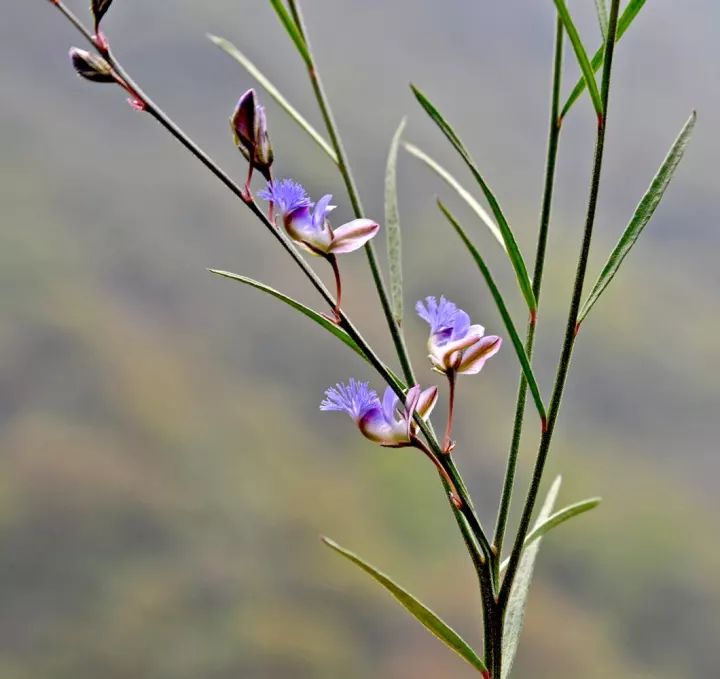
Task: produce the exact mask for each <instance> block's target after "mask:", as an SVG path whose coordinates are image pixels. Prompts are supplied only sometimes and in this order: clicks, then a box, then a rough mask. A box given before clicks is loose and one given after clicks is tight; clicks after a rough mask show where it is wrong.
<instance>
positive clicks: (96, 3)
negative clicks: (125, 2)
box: [90, 0, 113, 30]
mask: <svg viewBox="0 0 720 679" xmlns="http://www.w3.org/2000/svg"><path fill="white" fill-rule="evenodd" d="M112 3H113V0H92V4H91V5H90V10H91V11H92V14H93V18H94V19H95V29H96V30H97V29H98V27H99V26H100V22H101V21H102V18H103V17H104V16H105V12H107V11H108V10H109V9H110V5H112Z"/></svg>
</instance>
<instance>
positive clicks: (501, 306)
mask: <svg viewBox="0 0 720 679" xmlns="http://www.w3.org/2000/svg"><path fill="white" fill-rule="evenodd" d="M437 204H438V207H439V208H440V211H441V212H442V213H443V214H444V215H445V217H446V219H447V220H448V221H449V222H450V224H451V225H452V227H453V228H454V229H455V231H456V232H457V234H458V236H460V238H461V239H462V242H463V243H464V244H465V247H466V248H467V249H468V250H469V252H470V254H471V255H472V257H473V259H474V260H475V263H476V264H477V265H478V268H479V269H480V273H481V274H482V275H483V278H484V279H485V282H486V283H487V286H488V288H489V289H490V294H491V295H492V297H493V299H494V300H495V305H496V306H497V308H498V311H499V312H500V316H501V317H502V320H503V323H504V324H505V328H506V330H507V331H508V335H510V340H511V342H512V345H513V347H514V348H515V353H516V354H517V357H518V360H519V361H520V367H521V368H522V371H523V374H524V375H525V379H526V380H527V383H528V386H529V387H530V393H531V394H532V397H533V401H535V406H536V408H537V410H538V414H539V415H540V419H541V420H542V421H543V422H545V420H546V414H545V406H544V405H543V401H542V396H541V395H540V389H539V388H538V385H537V381H536V380H535V375H534V374H533V371H532V367H531V366H530V361H529V360H528V356H527V353H526V352H525V347H524V346H523V343H522V341H521V340H520V336H519V335H518V332H517V330H516V328H515V324H514V323H513V320H512V318H511V317H510V312H509V311H508V309H507V305H506V304H505V300H504V299H503V296H502V293H501V292H500V290H499V289H498V287H497V285H496V284H495V280H494V279H493V276H492V274H491V273H490V269H489V268H488V266H487V264H486V263H485V260H484V259H483V258H482V255H481V254H480V252H479V251H478V249H477V248H476V247H475V245H474V244H473V243H472V241H471V240H470V238H468V235H467V234H466V233H465V231H464V229H463V228H462V227H461V226H460V224H459V222H458V221H457V219H455V217H454V216H453V214H452V213H451V212H450V210H448V209H447V208H446V207H445V206H444V205H443V204H442V203H441V202H440V201H439V200H438V202H437Z"/></svg>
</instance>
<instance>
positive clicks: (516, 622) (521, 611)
mask: <svg viewBox="0 0 720 679" xmlns="http://www.w3.org/2000/svg"><path fill="white" fill-rule="evenodd" d="M561 482H562V478H561V477H560V476H558V477H557V478H556V479H555V481H554V482H553V484H552V486H550V490H549V491H548V494H547V496H546V497H545V502H544V503H543V506H542V508H541V509H540V513H539V515H538V518H537V521H536V522H535V528H537V527H538V526H539V525H541V524H542V523H543V522H544V521H545V520H546V519H547V518H548V517H549V516H550V513H551V512H552V510H553V506H554V505H555V500H556V499H557V496H558V493H559V492H560V484H561ZM539 549H540V539H539V538H538V539H537V540H535V542H533V543H532V544H531V545H530V546H529V547H527V548H526V549H525V550H524V551H523V555H522V557H521V559H520V564H519V566H518V569H517V573H516V574H515V581H514V582H513V586H512V590H511V591H510V597H509V599H508V604H507V611H506V613H505V623H504V625H503V643H502V654H503V658H504V660H503V666H502V676H501V679H507V677H509V676H510V670H511V669H512V665H513V661H514V660H515V653H516V651H517V645H518V640H519V639H520V632H521V631H522V625H523V620H524V618H525V606H526V605H527V598H528V591H529V588H530V581H531V580H532V575H533V569H534V568H535V559H536V558H537V555H538V550H539Z"/></svg>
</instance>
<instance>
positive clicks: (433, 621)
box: [322, 537, 487, 674]
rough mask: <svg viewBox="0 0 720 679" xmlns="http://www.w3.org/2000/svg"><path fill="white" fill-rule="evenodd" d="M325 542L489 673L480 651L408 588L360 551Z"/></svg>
mask: <svg viewBox="0 0 720 679" xmlns="http://www.w3.org/2000/svg"><path fill="white" fill-rule="evenodd" d="M322 541H323V542H324V543H325V544H326V545H327V546H328V547H330V548H331V549H334V550H335V551H336V552H337V553H338V554H340V555H341V556H344V557H345V558H346V559H348V560H349V561H352V562H353V563H354V564H355V565H356V566H359V567H360V568H361V569H362V570H364V571H365V572H366V573H367V574H368V575H370V576H371V577H372V578H374V579H375V580H376V581H377V582H379V583H380V584H381V585H382V586H383V587H384V588H385V589H387V590H388V592H390V594H392V595H393V596H394V597H395V599H397V600H398V601H399V602H400V604H402V605H403V606H404V607H405V609H406V610H407V611H408V612H409V613H410V614H411V615H413V616H414V617H415V618H416V619H417V620H418V621H419V622H420V623H421V624H422V625H424V626H425V628H426V629H427V630H428V631H429V632H431V633H432V634H434V635H435V636H436V637H437V638H438V639H440V641H442V642H443V643H444V644H446V645H447V646H449V647H450V648H451V649H452V650H453V651H455V653H457V654H458V655H459V656H460V657H461V658H463V659H464V660H466V661H467V662H468V663H470V664H471V665H472V666H473V667H474V668H475V669H476V670H478V671H480V672H482V673H485V674H487V668H486V667H485V664H484V663H483V661H482V660H481V659H480V657H479V656H478V654H477V653H476V652H475V651H474V650H473V649H472V648H471V647H470V646H469V645H468V644H467V642H466V641H465V640H464V639H463V638H462V637H461V636H460V635H459V634H458V633H457V632H456V631H455V630H454V629H452V627H450V626H449V625H448V624H447V623H445V622H443V620H441V619H440V618H439V617H438V616H437V615H436V614H435V613H433V611H431V610H430V609H429V608H428V607H427V606H425V605H424V604H423V603H421V602H420V601H418V600H417V599H416V598H415V597H414V596H413V595H412V594H410V593H409V592H408V591H407V590H405V589H403V588H402V587H400V586H399V585H398V584H396V583H395V582H393V580H391V579H390V578H389V577H388V576H387V575H385V574H384V573H381V572H380V571H379V570H377V569H376V568H375V567H374V566H371V565H370V564H369V563H367V562H366V561H364V560H363V559H361V558H360V557H359V556H358V555H357V554H354V553H353V552H350V551H349V550H347V549H345V548H344V547H341V546H340V545H338V544H337V543H336V542H333V541H332V540H330V538H326V537H324V538H322Z"/></svg>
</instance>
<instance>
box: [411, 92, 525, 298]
mask: <svg viewBox="0 0 720 679" xmlns="http://www.w3.org/2000/svg"><path fill="white" fill-rule="evenodd" d="M410 87H411V88H412V91H413V93H414V94H415V97H416V98H417V100H418V101H419V102H420V105H421V106H422V107H423V108H424V109H425V112H426V113H427V114H428V115H429V116H430V118H432V120H433V121H434V122H435V124H436V125H437V126H438V127H439V128H440V130H441V131H442V132H443V134H444V135H445V136H446V137H447V138H448V140H449V141H450V143H451V144H452V145H453V147H454V148H455V150H456V151H457V152H458V153H459V154H460V156H461V158H462V159H463V160H464V161H465V164H466V165H467V166H468V168H469V169H470V172H472V175H473V177H475V180H476V181H477V183H478V184H479V185H480V188H481V189H482V192H483V194H484V195H485V198H486V200H487V202H488V204H489V205H490V209H491V211H492V213H493V215H494V216H495V219H496V220H497V224H498V228H499V229H500V233H501V234H502V239H503V242H504V243H505V248H506V250H507V254H508V257H509V258H510V263H511V264H512V267H513V269H514V270H515V276H516V277H517V280H518V285H519V286H520V290H521V292H522V293H523V296H524V297H525V302H526V303H527V306H528V309H529V310H530V311H531V312H533V311H535V310H537V302H536V301H535V295H534V294H533V290H532V283H531V282H530V276H528V272H527V268H526V267H525V260H524V259H523V256H522V253H521V252H520V248H519V247H518V244H517V241H516V240H515V236H514V235H513V232H512V229H511V228H510V225H509V224H508V223H507V220H506V219H505V215H504V214H503V211H502V209H501V208H500V204H499V203H498V202H497V199H496V198H495V195H494V194H493V192H492V191H491V190H490V187H489V186H488V185H487V184H486V183H485V180H484V179H483V177H482V175H481V174H480V171H479V170H478V168H477V165H475V161H474V160H473V159H472V157H471V156H470V154H469V153H468V151H467V149H466V148H465V146H464V145H463V143H462V141H461V140H460V138H459V137H458V136H457V134H456V133H455V130H453V129H452V127H450V125H449V124H448V123H447V122H446V121H445V118H443V117H442V115H440V112H439V111H438V110H437V109H436V108H435V106H434V105H433V104H432V102H431V101H430V100H429V99H428V98H427V97H426V96H425V95H424V94H423V93H422V92H421V91H420V90H419V89H418V88H417V87H415V86H414V85H411V86H410Z"/></svg>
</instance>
